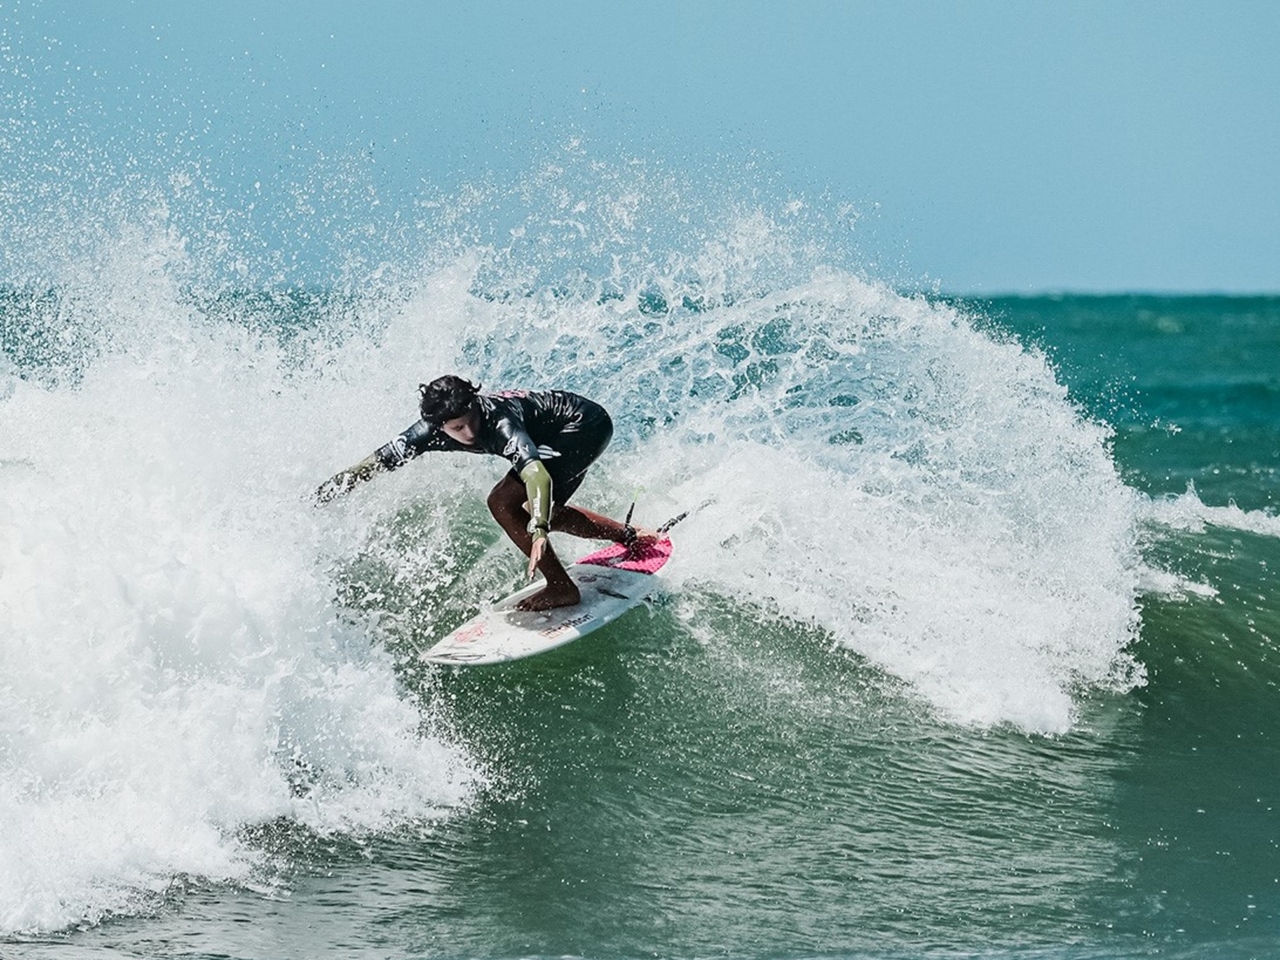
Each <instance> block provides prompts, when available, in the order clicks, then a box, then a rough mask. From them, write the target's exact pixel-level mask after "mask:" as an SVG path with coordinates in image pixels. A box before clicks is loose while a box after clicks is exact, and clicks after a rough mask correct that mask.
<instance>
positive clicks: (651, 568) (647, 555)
mask: <svg viewBox="0 0 1280 960" xmlns="http://www.w3.org/2000/svg"><path fill="white" fill-rule="evenodd" d="M670 557H671V541H670V540H658V541H655V542H653V543H637V544H635V545H634V546H632V547H631V548H630V549H628V548H627V547H624V546H623V545H622V544H620V543H614V544H610V545H609V546H607V547H605V548H604V549H603V550H597V551H596V552H595V553H589V554H587V555H586V556H585V557H582V558H580V559H578V560H576V561H574V562H575V563H586V564H591V565H593V566H597V567H614V568H616V569H618V570H634V571H635V572H636V573H657V572H658V571H659V570H661V569H662V566H663V564H665V563H666V562H667V560H668V559H669V558H670Z"/></svg>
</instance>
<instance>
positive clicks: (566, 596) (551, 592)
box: [516, 581, 582, 611]
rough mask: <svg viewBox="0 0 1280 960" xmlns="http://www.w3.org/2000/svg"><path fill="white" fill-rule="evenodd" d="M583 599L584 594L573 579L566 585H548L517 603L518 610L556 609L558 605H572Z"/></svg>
mask: <svg viewBox="0 0 1280 960" xmlns="http://www.w3.org/2000/svg"><path fill="white" fill-rule="evenodd" d="M581 600H582V594H581V593H580V592H579V590H578V587H577V585H576V584H574V583H573V582H572V581H571V582H569V583H567V584H565V585H564V586H557V587H550V586H548V587H546V588H544V589H542V590H539V591H538V592H537V593H535V594H534V595H533V596H532V597H526V598H525V599H523V600H521V601H520V602H519V603H518V604H516V609H517V610H524V611H537V610H554V609H556V608H557V607H572V606H573V605H574V604H575V603H579V602H581Z"/></svg>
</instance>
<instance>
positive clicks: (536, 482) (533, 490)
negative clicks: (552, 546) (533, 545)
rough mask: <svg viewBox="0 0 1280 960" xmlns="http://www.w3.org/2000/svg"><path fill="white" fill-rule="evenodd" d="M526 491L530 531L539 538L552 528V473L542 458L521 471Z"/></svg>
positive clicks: (535, 537)
mask: <svg viewBox="0 0 1280 960" xmlns="http://www.w3.org/2000/svg"><path fill="white" fill-rule="evenodd" d="M520 479H521V480H523V481H524V492H525V494H526V495H527V496H528V497H529V532H530V533H531V534H533V538H534V539H535V540H537V539H538V538H539V537H543V538H545V537H546V535H547V531H548V530H550V529H551V474H550V473H548V472H547V468H546V467H545V466H543V464H542V461H541V460H534V461H533V462H532V463H530V464H529V465H528V466H527V467H525V468H524V469H523V470H521V471H520Z"/></svg>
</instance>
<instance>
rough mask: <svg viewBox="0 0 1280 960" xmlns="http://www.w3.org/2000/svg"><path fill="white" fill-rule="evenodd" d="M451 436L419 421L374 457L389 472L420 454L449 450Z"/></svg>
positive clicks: (384, 446)
mask: <svg viewBox="0 0 1280 960" xmlns="http://www.w3.org/2000/svg"><path fill="white" fill-rule="evenodd" d="M449 446H450V445H449V436H448V434H446V433H445V432H444V431H443V430H441V429H439V428H438V427H436V426H433V425H432V424H429V423H427V422H426V421H425V420H419V421H418V422H417V423H415V424H413V426H411V427H409V428H408V429H407V430H405V431H404V432H403V433H401V434H400V436H398V437H396V438H395V439H394V440H392V441H391V442H390V443H384V444H383V445H382V446H380V447H379V448H378V449H377V450H376V451H374V456H375V457H377V458H378V462H379V463H381V464H382V466H383V467H385V468H386V469H387V470H394V469H396V468H397V467H402V466H404V465H405V464H406V463H408V462H409V461H410V460H412V459H413V458H414V457H416V456H418V455H419V454H423V453H429V452H430V451H432V450H448V449H449Z"/></svg>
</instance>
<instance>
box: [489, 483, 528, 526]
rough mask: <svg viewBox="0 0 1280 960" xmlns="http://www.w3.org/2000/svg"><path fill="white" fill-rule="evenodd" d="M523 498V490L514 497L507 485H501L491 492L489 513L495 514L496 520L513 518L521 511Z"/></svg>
mask: <svg viewBox="0 0 1280 960" xmlns="http://www.w3.org/2000/svg"><path fill="white" fill-rule="evenodd" d="M523 496H524V490H523V489H521V490H520V491H519V492H518V493H517V494H516V496H514V497H513V496H512V495H511V493H510V492H509V491H508V490H507V489H506V484H504V483H500V484H498V485H497V486H496V487H494V488H493V489H492V490H490V491H489V498H488V500H487V501H486V502H487V503H488V505H489V512H490V513H491V514H493V516H494V519H496V520H502V519H506V518H509V517H513V516H515V515H516V514H517V513H518V511H519V509H520V500H521V499H522V498H523Z"/></svg>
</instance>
